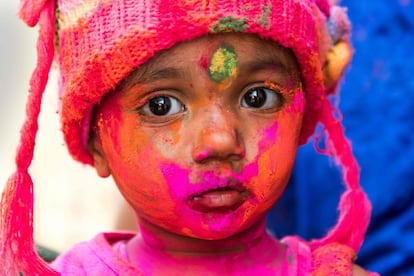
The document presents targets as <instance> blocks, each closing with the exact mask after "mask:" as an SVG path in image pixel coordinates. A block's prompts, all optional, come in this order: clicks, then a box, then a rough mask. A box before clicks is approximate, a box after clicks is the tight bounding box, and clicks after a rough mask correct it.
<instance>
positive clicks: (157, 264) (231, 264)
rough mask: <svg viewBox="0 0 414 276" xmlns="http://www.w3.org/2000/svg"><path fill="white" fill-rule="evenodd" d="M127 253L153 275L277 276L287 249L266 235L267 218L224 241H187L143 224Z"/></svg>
mask: <svg viewBox="0 0 414 276" xmlns="http://www.w3.org/2000/svg"><path fill="white" fill-rule="evenodd" d="M127 250H128V256H129V259H130V261H131V262H132V263H133V264H134V265H136V266H137V267H138V268H140V269H141V270H142V271H143V272H144V273H145V272H148V273H149V274H163V272H164V273H165V272H167V271H168V272H169V273H171V272H173V271H174V270H176V271H180V272H181V273H180V275H187V274H188V275H194V273H195V274H198V275H199V274H203V272H209V273H211V272H217V273H218V274H219V275H229V274H233V273H234V274H237V273H238V272H240V271H241V272H246V271H249V272H251V273H253V272H267V273H269V272H272V273H273V272H277V271H278V269H279V268H280V267H281V263H282V262H283V260H284V259H285V247H284V246H283V245H282V244H280V243H279V241H278V240H277V239H275V238H272V237H271V236H270V235H269V234H268V233H267V232H266V230H265V219H264V218H263V219H261V220H260V221H259V222H258V223H257V224H255V225H253V226H252V227H250V228H249V229H247V230H245V231H243V232H241V233H238V234H236V235H233V236H231V237H228V238H226V239H222V240H202V239H195V238H191V237H185V236H181V235H177V234H174V233H171V232H168V231H165V230H164V229H162V228H159V227H157V226H155V225H153V224H151V223H149V222H147V221H140V235H137V236H136V237H135V238H134V239H133V240H131V241H130V242H129V243H128V245H127ZM268 268H269V269H270V270H267V269H268ZM263 269H265V270H263ZM223 273H224V274H223Z"/></svg>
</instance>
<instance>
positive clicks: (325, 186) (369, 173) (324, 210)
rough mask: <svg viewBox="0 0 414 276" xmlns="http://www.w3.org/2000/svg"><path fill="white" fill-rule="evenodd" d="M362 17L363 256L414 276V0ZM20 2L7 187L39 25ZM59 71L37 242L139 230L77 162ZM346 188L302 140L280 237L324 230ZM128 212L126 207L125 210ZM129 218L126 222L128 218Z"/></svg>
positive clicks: (0, 122)
mask: <svg viewBox="0 0 414 276" xmlns="http://www.w3.org/2000/svg"><path fill="white" fill-rule="evenodd" d="M341 3H342V5H344V6H348V11H349V16H350V18H351V21H352V22H353V36H352V40H353V43H354V47H355V55H354V59H353V63H352V65H351V67H350V68H349V70H348V73H347V75H346V78H345V80H344V81H343V83H342V86H341V90H340V91H341V92H340V94H341V101H340V108H341V110H342V111H343V113H344V125H345V127H346V133H347V136H348V137H349V138H350V140H351V141H352V144H353V149H354V152H355V155H356V157H357V159H358V160H359V163H360V166H361V185H362V186H363V188H364V189H365V190H366V191H367V193H368V196H369V197H370V199H371V201H372V204H373V217H372V223H371V226H370V228H369V231H368V236H367V238H366V242H365V244H364V246H363V248H362V250H361V254H360V256H359V259H358V260H357V261H358V263H360V264H361V265H363V266H364V267H366V268H368V269H371V270H374V271H379V272H381V273H382V274H383V275H414V169H413V167H414V143H413V141H414V140H413V134H414V120H413V118H414V117H413V115H414V78H413V74H414V52H413V49H414V16H413V15H414V3H413V1H411V0H378V1H369V0H343V1H341ZM17 6H18V1H9V0H0V87H1V92H0V133H1V140H0V189H1V188H2V186H3V185H4V183H5V182H6V179H7V177H8V176H9V175H10V174H11V173H12V172H13V171H14V164H13V157H14V152H15V148H16V146H17V141H18V138H19V130H20V127H21V124H22V122H23V118H24V117H23V116H24V104H25V100H26V96H27V92H26V91H27V88H28V82H29V78H30V74H31V71H32V70H33V68H34V67H35V62H36V60H35V58H36V57H35V40H36V37H37V30H36V28H35V29H30V28H28V27H26V26H25V25H24V23H22V22H21V21H20V20H19V19H18V18H17V16H16V13H17ZM57 105H58V103H57V88H56V74H55V72H53V71H52V74H51V76H50V81H49V85H48V88H47V90H46V93H45V95H44V100H43V106H42V113H41V116H40V119H39V124H40V127H39V133H38V136H37V146H36V152H35V159H34V161H33V164H32V166H31V169H30V172H31V175H32V177H33V181H34V183H35V220H34V221H35V239H36V242H38V243H39V244H42V245H44V246H47V247H50V248H52V249H55V250H58V251H60V252H61V251H64V250H67V249H68V248H69V247H70V246H71V245H73V244H74V243H77V242H80V241H83V240H88V239H90V238H92V237H93V236H94V235H95V234H96V233H98V232H102V231H110V230H114V229H134V228H135V226H134V221H133V219H132V218H133V216H132V214H131V213H130V210H129V208H128V207H126V206H125V203H123V200H122V198H121V197H120V195H119V192H118V191H117V189H116V188H115V185H113V183H112V181H111V179H100V178H99V177H98V176H97V175H96V173H95V171H94V170H93V169H92V168H90V167H84V166H82V165H80V164H78V163H76V162H74V161H73V160H72V159H71V158H70V157H69V154H68V153H67V150H66V148H65V146H64V143H63V138H62V135H61V132H60V130H59V128H60V125H59V116H58V114H57V113H56V110H57ZM341 191H342V186H341V179H340V174H339V172H338V170H337V168H336V167H335V165H334V164H333V162H332V161H330V160H328V159H327V158H326V157H324V156H319V155H317V154H316V153H315V151H314V149H313V146H312V145H311V144H310V145H306V146H304V147H302V148H301V149H300V151H299V154H298V159H297V162H296V166H295V171H294V173H293V176H292V180H291V183H290V185H289V187H288V189H287V191H286V193H285V194H284V196H283V198H282V199H281V200H280V202H279V203H278V204H277V206H276V207H275V208H273V210H272V212H271V213H270V214H269V223H268V225H269V228H270V229H271V230H273V231H274V232H275V233H276V234H277V236H283V235H287V234H300V235H301V236H303V237H305V238H307V239H311V238H317V237H320V236H323V235H324V233H325V232H326V231H327V230H328V229H329V227H331V226H333V225H334V224H335V221H336V218H337V212H336V206H337V202H338V198H339V195H340V193H341ZM120 214H124V215H120ZM122 217H124V218H127V221H126V222H125V221H121V218H122Z"/></svg>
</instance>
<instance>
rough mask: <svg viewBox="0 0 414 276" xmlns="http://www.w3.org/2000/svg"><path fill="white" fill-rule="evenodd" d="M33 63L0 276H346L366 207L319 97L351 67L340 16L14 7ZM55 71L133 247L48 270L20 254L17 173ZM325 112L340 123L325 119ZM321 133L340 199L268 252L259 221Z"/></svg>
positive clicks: (96, 246) (150, 7) (25, 247)
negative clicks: (330, 219) (305, 236)
mask: <svg viewBox="0 0 414 276" xmlns="http://www.w3.org/2000/svg"><path fill="white" fill-rule="evenodd" d="M20 15H21V17H22V18H23V19H24V20H25V21H26V23H28V24H29V25H31V26H33V25H36V24H39V28H40V33H39V40H38V65H37V67H36V69H35V71H34V73H33V76H32V81H31V90H30V94H29V99H28V105H27V106H28V108H27V119H26V122H25V124H24V126H23V129H22V132H21V133H22V134H21V143H20V147H19V149H18V152H17V157H16V165H17V171H16V173H15V174H14V175H12V176H11V178H10V179H9V181H8V183H7V186H6V188H5V191H4V193H3V198H2V209H1V212H2V213H1V235H0V238H1V243H2V248H1V256H0V259H1V260H2V268H3V270H4V272H5V273H6V274H7V275H9V273H10V274H13V273H17V272H23V273H24V274H29V275H32V274H34V275H37V274H41V275H45V274H46V275H47V274H51V275H52V274H56V273H57V272H60V273H62V274H64V275H65V274H69V275H83V274H92V275H135V274H144V275H152V274H155V275H205V274H207V275H208V274H213V275H240V274H244V275H251V274H254V273H262V274H264V275H275V274H276V275H306V274H318V275H349V274H351V273H354V274H358V273H359V274H364V273H365V272H364V271H363V270H362V269H361V268H359V267H357V266H355V265H353V261H354V260H355V258H356V253H357V252H358V250H359V248H360V246H361V243H362V240H363V236H364V233H365V231H366V228H367V225H368V222H369V214H370V204H369V202H368V200H367V198H366V196H365V194H364V193H363V192H362V191H361V189H360V188H359V183H358V182H359V180H358V178H359V171H358V166H357V163H356V161H355V159H354V157H353V155H352V152H351V148H350V145H349V142H348V141H347V140H346V139H345V137H344V134H343V129H342V126H341V123H340V120H339V119H338V117H340V116H339V111H337V110H336V109H334V108H333V107H332V105H331V102H330V101H329V100H328V98H327V96H328V95H329V94H334V93H335V92H336V87H337V84H338V81H339V79H340V77H341V75H342V72H343V70H344V68H345V67H346V65H347V64H348V62H349V60H350V56H351V49H350V46H349V23H348V21H347V18H346V15H345V13H344V10H343V9H341V8H339V7H338V6H335V5H331V4H329V3H328V2H327V1H325V0H301V1H298V0H291V1H278V0H272V1H271V0H269V1H263V0H262V1H247V0H239V1H236V0H233V1H232V0H222V1H221V0H216V1H196V0H147V1H133V0H118V1H115V0H112V1H111V0H107V1H98V0H95V1H81V0H72V1H69V0H58V1H56V2H55V1H46V0H44V1H42V0H38V1H29V0H27V1H23V2H22V6H21V11H20ZM53 58H55V61H56V63H57V64H58V67H59V71H60V80H59V85H60V91H59V93H60V94H59V97H60V99H61V111H60V113H61V119H62V131H63V133H64V137H65V140H66V144H67V146H68V148H69V151H70V153H71V155H72V156H73V157H74V158H75V159H76V160H78V161H80V162H82V163H85V164H89V165H92V166H94V167H95V169H96V171H97V173H98V175H99V176H101V177H108V176H110V175H111V176H112V177H113V179H114V182H115V183H116V185H117V187H118V188H119V190H120V191H121V193H122V194H123V196H124V197H125V199H126V200H127V201H128V202H129V204H130V205H131V206H132V207H133V209H134V210H135V212H136V215H137V221H138V224H139V227H140V232H139V233H138V234H130V233H104V234H99V235H98V236H96V238H94V239H93V240H91V241H89V242H85V243H81V244H79V245H76V246H75V247H73V248H72V249H71V250H69V252H66V253H63V254H62V255H61V256H60V257H59V258H58V259H57V260H56V261H55V262H54V263H53V264H51V266H49V265H47V264H46V263H44V262H43V261H42V260H41V259H40V258H39V257H38V256H37V255H36V253H35V252H34V250H33V237H32V234H33V233H32V232H33V229H32V223H33V222H32V209H33V207H32V204H33V195H32V182H31V180H30V176H29V174H28V173H27V169H28V167H29V165H30V162H31V159H32V155H33V149H34V136H35V134H36V131H37V117H38V114H39V112H40V104H41V95H42V93H43V90H44V87H45V85H46V82H47V74H48V72H49V70H50V66H51V63H52V60H53ZM334 113H336V114H337V116H334V115H335V114H334ZM317 123H321V124H322V126H323V129H324V131H325V133H326V134H327V135H326V139H325V143H326V150H325V152H326V153H327V154H328V155H332V156H334V157H335V160H336V161H337V163H338V164H339V165H340V166H341V167H342V170H343V179H344V183H345V185H346V191H345V192H344V194H343V195H342V197H341V202H340V205H339V211H340V216H339V220H338V223H337V225H336V226H335V227H333V228H332V230H331V231H330V232H329V233H328V234H327V235H326V236H325V237H323V238H321V239H315V240H312V241H310V242H307V241H304V240H302V239H300V238H299V237H285V238H283V239H281V240H278V239H277V238H275V237H272V236H270V235H269V234H268V233H267V232H266V231H265V227H264V225H265V214H266V212H267V211H268V210H269V208H271V206H272V205H273V204H274V203H275V202H276V201H277V199H278V198H279V197H280V195H281V194H282V192H283V190H284V188H285V186H286V184H287V182H288V179H289V176H290V173H291V170H292V166H293V163H294V159H295V154H296V149H297V147H298V145H300V144H303V143H305V142H306V141H307V140H308V139H309V137H310V135H312V133H313V132H314V131H315V127H316V124H317Z"/></svg>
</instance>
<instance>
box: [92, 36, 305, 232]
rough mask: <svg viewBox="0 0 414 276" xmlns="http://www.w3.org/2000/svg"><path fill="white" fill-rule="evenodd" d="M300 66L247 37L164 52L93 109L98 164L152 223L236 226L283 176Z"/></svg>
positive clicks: (256, 214)
mask: <svg viewBox="0 0 414 276" xmlns="http://www.w3.org/2000/svg"><path fill="white" fill-rule="evenodd" d="M298 72H299V70H298V67H297V65H296V62H295V58H294V56H293V55H292V53H291V52H290V51H288V50H286V49H283V48H281V47H279V46H276V45H274V44H272V43H270V42H265V41H263V40H259V39H258V38H256V37H253V36H250V35H240V34H239V35H236V34H225V35H215V36H208V37H203V38H201V39H197V40H193V41H191V42H186V43H182V44H179V45H177V46H175V47H174V48H172V49H170V50H167V51H165V52H162V53H161V54H160V55H158V56H157V57H156V58H153V59H152V60H151V61H150V62H147V64H146V65H144V66H141V67H140V68H139V69H138V70H137V71H136V72H135V73H133V74H132V75H131V77H129V78H128V79H127V80H126V81H125V83H124V85H122V86H121V88H120V89H119V91H116V92H112V93H110V94H109V95H108V96H107V97H106V98H105V99H104V100H103V101H102V103H101V104H100V105H99V106H98V107H97V109H96V112H95V114H96V116H95V132H96V138H94V139H93V141H92V143H91V145H92V149H91V152H92V154H93V156H94V159H95V166H96V169H97V171H98V173H99V174H100V175H101V176H107V175H109V174H112V176H113V178H114V180H115V182H116V183H117V185H118V187H119V189H120V191H121V192H122V194H123V195H124V197H125V198H126V199H127V200H128V201H129V203H130V204H131V205H132V206H133V208H134V209H135V211H136V213H137V215H138V216H139V217H140V218H141V219H145V220H147V221H148V222H150V223H152V224H155V225H157V226H160V227H162V228H164V229H166V230H168V231H171V232H174V233H178V234H183V235H188V236H192V237H198V238H202V239H220V238H224V237H228V236H231V235H233V234H235V233H238V232H240V231H242V230H244V229H246V228H248V227H249V226H251V225H253V224H254V223H256V222H258V221H259V220H260V219H262V218H263V217H264V215H265V213H266V211H267V210H268V209H269V208H270V207H271V206H272V205H273V204H274V203H275V202H276V200H277V199H278V198H279V196H280V195H281V194H282V192H283V190H284V188H285V186H286V184H287V182H288V179H289V176H290V173H291V170H292V166H293V162H294V159H295V154H296V149H297V145H298V136H299V133H300V129H301V122H302V115H303V112H304V107H305V99H304V94H303V91H302V89H301V81H300V77H299V73H298Z"/></svg>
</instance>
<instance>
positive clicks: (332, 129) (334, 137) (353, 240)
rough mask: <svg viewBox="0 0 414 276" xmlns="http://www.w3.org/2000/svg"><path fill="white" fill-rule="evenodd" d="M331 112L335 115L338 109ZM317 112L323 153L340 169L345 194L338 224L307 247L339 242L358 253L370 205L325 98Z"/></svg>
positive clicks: (344, 140) (339, 124)
mask: <svg viewBox="0 0 414 276" xmlns="http://www.w3.org/2000/svg"><path fill="white" fill-rule="evenodd" d="M335 111H336V113H338V114H339V111H338V110H335ZM321 112H322V114H321V122H322V124H323V126H324V127H325V132H326V134H327V137H326V141H325V143H326V150H325V154H327V155H329V156H333V157H334V158H335V162H336V163H337V164H338V165H339V166H340V167H341V169H342V175H343V181H344V184H345V187H346V191H345V192H344V193H343V194H342V195H341V198H340V202H339V214H340V216H339V219H338V223H337V224H336V226H335V227H334V228H333V229H331V230H330V231H329V232H328V234H327V235H326V236H325V237H324V238H322V239H318V240H313V241H311V242H310V246H311V248H312V249H316V248H318V247H320V246H323V245H326V244H329V243H341V244H343V245H347V246H349V247H350V248H351V249H353V250H354V252H358V251H359V249H360V247H361V245H362V242H363V240H364V236H365V232H366V230H367V228H368V224H369V220H370V215H371V204H370V202H369V200H368V198H367V196H366V195H365V193H364V192H363V191H362V189H361V188H360V186H359V166H358V163H357V161H356V159H355V157H354V156H353V154H352V149H351V144H350V142H349V140H348V139H346V138H345V134H344V130H343V127H342V124H341V121H340V120H339V119H337V118H336V117H335V116H334V108H333V107H332V105H331V103H330V102H329V100H328V99H326V100H325V102H324V106H323V108H322V111H321ZM339 117H340V116H339Z"/></svg>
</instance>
